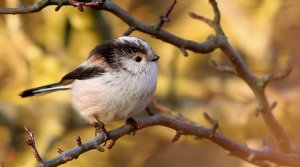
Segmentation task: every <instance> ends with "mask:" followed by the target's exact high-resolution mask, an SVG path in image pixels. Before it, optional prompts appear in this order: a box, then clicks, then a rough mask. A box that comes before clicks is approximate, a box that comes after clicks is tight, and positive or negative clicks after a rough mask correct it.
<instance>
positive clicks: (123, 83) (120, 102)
mask: <svg viewBox="0 0 300 167" xmlns="http://www.w3.org/2000/svg"><path fill="white" fill-rule="evenodd" d="M156 79H157V64H156V63H149V65H147V66H146V67H145V68H144V70H142V71H141V72H139V73H130V72H128V71H124V70H120V71H118V72H116V71H115V72H107V73H105V74H103V75H100V76H97V77H95V78H91V79H86V80H75V81H74V83H73V85H72V90H71V98H72V105H73V107H74V108H75V109H76V110H77V111H79V113H80V114H81V115H82V116H83V117H84V118H86V119H87V120H88V121H89V122H94V121H95V118H94V115H96V116H97V117H98V118H99V119H100V120H101V121H102V122H104V123H107V122H113V121H117V120H124V119H127V118H129V117H131V116H134V115H136V114H137V113H139V112H143V111H144V109H145V108H146V106H147V105H148V104H149V102H150V101H151V99H152V97H153V94H154V91H155V88H156Z"/></svg>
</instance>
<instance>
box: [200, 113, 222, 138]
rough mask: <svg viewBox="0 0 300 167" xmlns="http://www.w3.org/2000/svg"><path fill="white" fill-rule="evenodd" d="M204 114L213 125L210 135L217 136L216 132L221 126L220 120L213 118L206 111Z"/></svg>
mask: <svg viewBox="0 0 300 167" xmlns="http://www.w3.org/2000/svg"><path fill="white" fill-rule="evenodd" d="M203 116H204V118H205V119H206V120H207V121H208V122H209V123H210V124H211V125H212V128H211V135H210V137H215V134H216V132H217V130H218V128H219V122H218V121H217V120H215V119H213V118H212V117H211V116H210V115H208V114H207V113H206V112H204V113H203Z"/></svg>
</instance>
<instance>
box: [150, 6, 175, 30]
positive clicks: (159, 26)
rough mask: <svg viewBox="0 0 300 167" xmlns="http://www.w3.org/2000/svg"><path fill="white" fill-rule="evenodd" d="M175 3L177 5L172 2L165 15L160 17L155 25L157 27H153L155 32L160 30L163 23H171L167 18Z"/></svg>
mask: <svg viewBox="0 0 300 167" xmlns="http://www.w3.org/2000/svg"><path fill="white" fill-rule="evenodd" d="M176 3H177V0H173V3H172V4H171V5H170V6H169V7H168V9H167V11H166V13H165V14H163V15H161V16H160V20H159V22H158V23H157V25H156V26H155V29H156V30H158V31H159V30H160V29H161V28H162V26H163V25H164V23H165V22H170V21H171V19H170V18H169V16H170V14H171V12H172V11H173V9H174V7H175V5H176Z"/></svg>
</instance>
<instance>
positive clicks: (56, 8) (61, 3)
mask: <svg viewBox="0 0 300 167" xmlns="http://www.w3.org/2000/svg"><path fill="white" fill-rule="evenodd" d="M62 6H63V2H62V1H60V2H59V3H58V5H57V6H56V7H55V9H54V10H55V12H57V11H59V9H60V8H61V7H62Z"/></svg>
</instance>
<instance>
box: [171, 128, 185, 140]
mask: <svg viewBox="0 0 300 167" xmlns="http://www.w3.org/2000/svg"><path fill="white" fill-rule="evenodd" d="M182 135H183V131H182V130H178V131H176V134H175V136H174V137H173V139H172V141H171V142H172V143H175V142H177V141H178V140H179V139H180V137H181V136H182Z"/></svg>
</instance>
